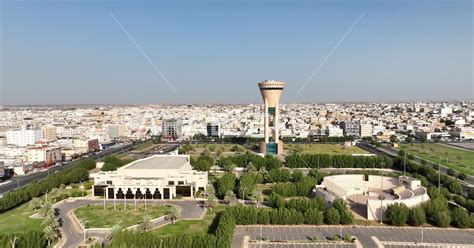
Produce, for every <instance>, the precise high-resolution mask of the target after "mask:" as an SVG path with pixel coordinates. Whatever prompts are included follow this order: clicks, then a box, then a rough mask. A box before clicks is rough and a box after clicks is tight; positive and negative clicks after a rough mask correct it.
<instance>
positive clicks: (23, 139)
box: [7, 129, 43, 146]
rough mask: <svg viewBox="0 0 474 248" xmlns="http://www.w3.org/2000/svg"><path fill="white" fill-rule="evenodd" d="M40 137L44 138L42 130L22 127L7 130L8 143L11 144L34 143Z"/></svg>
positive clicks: (24, 144)
mask: <svg viewBox="0 0 474 248" xmlns="http://www.w3.org/2000/svg"><path fill="white" fill-rule="evenodd" d="M40 139H43V131H42V130H29V129H21V130H10V131H7V144H11V145H17V146H27V145H33V144H35V143H36V141H38V140H40Z"/></svg>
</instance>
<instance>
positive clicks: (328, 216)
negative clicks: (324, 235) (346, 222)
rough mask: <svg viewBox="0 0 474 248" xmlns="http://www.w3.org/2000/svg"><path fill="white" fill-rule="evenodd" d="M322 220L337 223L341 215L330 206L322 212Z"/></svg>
mask: <svg viewBox="0 0 474 248" xmlns="http://www.w3.org/2000/svg"><path fill="white" fill-rule="evenodd" d="M324 220H325V222H326V224H329V225H337V224H339V222H340V221H341V215H340V214H339V211H338V210H337V209H336V208H334V207H331V208H329V209H328V210H327V211H326V213H325V214H324Z"/></svg>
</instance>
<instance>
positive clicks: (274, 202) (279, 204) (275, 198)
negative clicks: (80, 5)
mask: <svg viewBox="0 0 474 248" xmlns="http://www.w3.org/2000/svg"><path fill="white" fill-rule="evenodd" d="M268 200H269V201H270V204H271V206H272V207H273V208H283V207H285V204H286V201H285V198H283V197H282V196H281V195H279V194H277V193H274V192H273V193H271V194H270V197H269V198H268Z"/></svg>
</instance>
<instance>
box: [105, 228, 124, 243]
mask: <svg viewBox="0 0 474 248" xmlns="http://www.w3.org/2000/svg"><path fill="white" fill-rule="evenodd" d="M121 231H122V226H121V225H119V224H115V225H113V226H112V228H111V229H110V233H109V235H107V241H112V239H114V237H115V236H117V234H118V233H120V232H121Z"/></svg>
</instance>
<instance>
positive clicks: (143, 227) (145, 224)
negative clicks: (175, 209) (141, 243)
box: [137, 215, 152, 232]
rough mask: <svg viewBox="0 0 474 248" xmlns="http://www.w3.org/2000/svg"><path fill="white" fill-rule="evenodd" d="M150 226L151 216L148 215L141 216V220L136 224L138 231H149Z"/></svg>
mask: <svg viewBox="0 0 474 248" xmlns="http://www.w3.org/2000/svg"><path fill="white" fill-rule="evenodd" d="M151 227H152V223H151V217H150V216H149V215H145V216H143V219H142V221H141V222H140V223H139V224H138V228H137V229H138V230H139V231H140V232H146V231H149V230H150V229H151Z"/></svg>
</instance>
